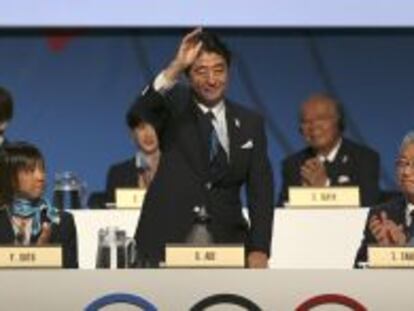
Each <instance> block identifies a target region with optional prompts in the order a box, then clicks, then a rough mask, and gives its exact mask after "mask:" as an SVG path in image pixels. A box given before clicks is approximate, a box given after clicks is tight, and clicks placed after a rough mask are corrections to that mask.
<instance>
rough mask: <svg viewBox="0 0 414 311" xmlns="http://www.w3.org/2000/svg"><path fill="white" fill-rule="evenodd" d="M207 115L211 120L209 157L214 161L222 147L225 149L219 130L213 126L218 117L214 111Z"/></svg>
mask: <svg viewBox="0 0 414 311" xmlns="http://www.w3.org/2000/svg"><path fill="white" fill-rule="evenodd" d="M206 116H207V118H208V120H209V137H208V145H209V157H208V158H209V161H210V163H211V162H213V161H214V159H215V157H216V156H217V155H218V154H219V152H220V149H223V147H222V146H221V143H220V140H219V138H218V134H217V131H216V129H215V128H214V126H213V120H215V118H216V117H215V116H214V114H213V112H212V111H209V112H207V113H206ZM223 151H224V150H223Z"/></svg>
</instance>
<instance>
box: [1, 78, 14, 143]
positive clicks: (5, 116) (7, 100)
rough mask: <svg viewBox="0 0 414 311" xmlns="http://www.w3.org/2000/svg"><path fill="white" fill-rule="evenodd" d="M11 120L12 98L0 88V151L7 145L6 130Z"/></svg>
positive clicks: (6, 91)
mask: <svg viewBox="0 0 414 311" xmlns="http://www.w3.org/2000/svg"><path fill="white" fill-rule="evenodd" d="M12 118H13V98H12V96H11V94H10V92H9V91H8V90H6V89H5V88H3V87H1V86H0V149H1V148H3V147H4V146H5V145H6V144H7V139H6V137H5V133H6V129H7V127H8V126H9V123H10V121H11V119H12Z"/></svg>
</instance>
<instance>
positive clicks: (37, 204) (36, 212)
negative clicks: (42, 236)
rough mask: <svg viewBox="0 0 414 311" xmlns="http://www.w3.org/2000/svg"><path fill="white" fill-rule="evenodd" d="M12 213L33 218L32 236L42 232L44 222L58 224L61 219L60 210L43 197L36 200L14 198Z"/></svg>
mask: <svg viewBox="0 0 414 311" xmlns="http://www.w3.org/2000/svg"><path fill="white" fill-rule="evenodd" d="M42 213H43V215H44V216H43V215H42ZM11 214H12V215H13V216H18V217H22V218H32V236H37V235H38V234H39V233H40V231H41V230H42V222H44V221H47V222H51V223H54V224H58V223H59V221H60V217H59V210H58V209H57V208H55V207H53V206H52V205H51V204H50V203H49V201H47V200H46V199H43V198H41V199H39V200H36V201H30V200H27V199H22V198H16V199H14V200H13V205H12V209H11ZM42 216H43V219H42ZM44 217H46V219H44Z"/></svg>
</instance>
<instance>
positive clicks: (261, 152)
mask: <svg viewBox="0 0 414 311" xmlns="http://www.w3.org/2000/svg"><path fill="white" fill-rule="evenodd" d="M257 123H258V124H257V125H256V133H255V136H254V147H253V151H252V152H253V154H252V159H251V164H250V169H249V172H248V180H247V185H246V190H247V203H248V207H249V216H250V225H251V227H250V232H249V241H248V245H247V248H248V251H263V252H265V253H267V254H268V255H270V245H271V236H272V230H273V212H274V211H273V203H274V201H273V200H274V193H273V191H274V185H273V173H272V168H271V165H270V161H269V158H268V156H267V143H266V134H265V129H264V124H263V120H262V119H258V122H257Z"/></svg>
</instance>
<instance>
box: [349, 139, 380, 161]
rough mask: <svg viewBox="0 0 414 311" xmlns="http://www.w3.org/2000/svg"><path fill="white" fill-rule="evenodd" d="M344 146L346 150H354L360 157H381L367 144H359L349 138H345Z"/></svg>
mask: <svg viewBox="0 0 414 311" xmlns="http://www.w3.org/2000/svg"><path fill="white" fill-rule="evenodd" d="M343 144H344V147H345V148H348V149H349V150H352V151H353V152H355V153H357V154H358V156H361V157H369V158H378V157H379V154H378V152H377V151H375V150H374V149H373V148H371V147H369V146H368V145H366V144H362V143H357V142H355V141H352V140H350V139H349V138H343Z"/></svg>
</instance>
